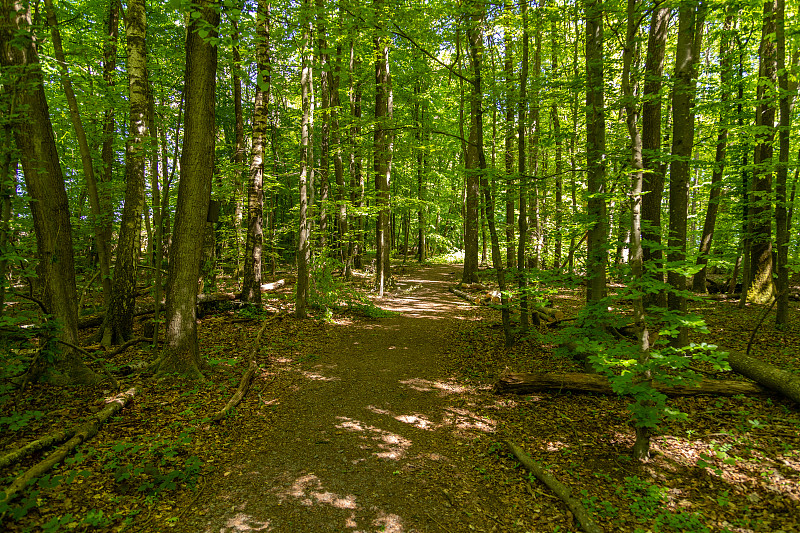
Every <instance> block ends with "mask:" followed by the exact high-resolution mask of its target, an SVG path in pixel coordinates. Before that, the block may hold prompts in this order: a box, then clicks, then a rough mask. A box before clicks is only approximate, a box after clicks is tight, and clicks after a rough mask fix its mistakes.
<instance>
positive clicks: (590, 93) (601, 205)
mask: <svg viewBox="0 0 800 533" xmlns="http://www.w3.org/2000/svg"><path fill="white" fill-rule="evenodd" d="M603 83H604V82H603V4H602V1H601V0H588V1H587V3H586V157H587V161H586V168H587V189H588V193H589V200H588V214H589V224H590V226H589V232H588V233H589V236H588V238H587V240H586V243H587V251H586V272H587V278H588V279H587V284H586V302H587V304H591V303H597V302H599V301H600V299H601V298H603V297H604V296H605V293H606V263H607V256H608V253H607V250H606V242H607V240H608V216H607V214H606V200H605V193H606V190H605V181H606V176H605V174H606V169H605V163H604V161H605V150H606V135H605V109H604V106H605V104H604V94H603V93H604V91H603Z"/></svg>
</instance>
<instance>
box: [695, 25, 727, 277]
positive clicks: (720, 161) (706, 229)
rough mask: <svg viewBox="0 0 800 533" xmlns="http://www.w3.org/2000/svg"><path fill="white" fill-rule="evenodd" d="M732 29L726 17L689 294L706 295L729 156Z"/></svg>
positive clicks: (720, 47) (720, 46)
mask: <svg viewBox="0 0 800 533" xmlns="http://www.w3.org/2000/svg"><path fill="white" fill-rule="evenodd" d="M732 27H733V15H731V14H728V15H727V16H726V17H725V22H724V25H723V28H722V32H723V33H722V39H721V40H720V45H719V54H720V58H721V59H720V85H719V86H720V112H719V133H718V134H717V149H716V155H715V158H714V170H713V171H712V173H711V191H710V192H709V195H708V207H707V208H706V217H705V220H704V222H703V235H702V237H701V238H700V249H699V250H698V253H697V266H702V268H701V269H700V271H698V272H697V273H696V274H695V275H694V278H693V279H692V290H693V291H694V292H703V293H704V292H706V270H707V269H706V264H707V263H708V255H709V253H710V252H711V242H712V239H713V238H714V227H715V226H716V222H717V212H718V211H719V201H720V193H721V189H722V176H723V174H724V171H725V163H726V162H727V161H726V158H727V152H728V120H729V119H728V115H729V113H730V109H728V107H729V105H730V97H731V94H730V87H731V81H732V76H731V55H730V53H729V51H728V48H729V47H730V43H731V36H730V34H731V29H732Z"/></svg>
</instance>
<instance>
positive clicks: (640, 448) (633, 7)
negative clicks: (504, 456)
mask: <svg viewBox="0 0 800 533" xmlns="http://www.w3.org/2000/svg"><path fill="white" fill-rule="evenodd" d="M640 5H641V4H640V0H628V8H627V18H628V22H627V30H626V35H625V49H624V51H623V55H622V101H623V105H624V108H625V118H626V120H625V123H626V125H627V127H628V135H629V137H630V140H631V191H630V206H631V253H630V266H631V274H632V278H633V279H632V280H631V292H632V293H633V294H634V295H635V296H634V298H633V302H632V303H633V324H634V328H635V329H636V335H637V338H638V343H639V364H640V366H641V368H646V367H647V364H648V361H649V360H650V333H649V331H648V328H647V316H646V314H645V307H644V297H643V295H642V290H641V285H642V275H643V271H644V264H643V263H644V250H643V248H642V233H641V232H642V187H643V184H644V162H643V159H642V135H641V132H640V131H639V105H638V103H637V102H636V97H635V90H634V87H633V85H632V83H631V78H632V77H633V76H632V73H631V70H632V64H633V56H634V51H635V50H634V49H635V47H636V38H637V33H638V31H639V27H638V22H637V20H638V19H639V10H640ZM651 377H652V376H651V375H650V371H649V370H644V371H642V372H641V373H640V374H639V376H638V379H639V380H641V381H643V382H649V381H650V379H651ZM650 429H651V428H650V427H648V426H646V425H644V424H641V423H637V424H636V441H635V442H634V445H633V456H634V457H635V458H636V459H639V460H645V459H647V458H648V457H649V456H650Z"/></svg>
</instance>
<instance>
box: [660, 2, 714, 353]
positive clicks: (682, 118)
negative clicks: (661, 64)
mask: <svg viewBox="0 0 800 533" xmlns="http://www.w3.org/2000/svg"><path fill="white" fill-rule="evenodd" d="M704 9H705V8H704V7H702V6H699V5H698V3H697V2H695V1H691V2H686V3H683V4H681V6H680V9H679V14H678V19H679V23H678V44H677V49H676V57H675V83H674V85H673V91H672V117H673V118H672V125H673V126H672V161H671V163H670V169H669V174H670V175H669V179H670V185H669V239H668V241H667V242H668V244H669V247H670V251H669V252H668V254H667V260H668V261H669V262H671V263H673V264H677V263H679V262H682V261H685V259H686V239H687V224H686V221H687V216H688V205H689V172H690V168H691V164H690V163H691V161H690V160H691V156H692V148H693V147H694V97H695V92H696V83H695V80H696V78H697V68H696V64H697V57H698V55H699V51H700V40H701V39H702V31H703V10H704ZM667 280H668V282H669V284H670V286H671V287H672V290H671V291H670V293H669V295H668V297H667V307H668V308H669V309H670V310H671V311H675V312H677V313H679V314H681V315H683V314H685V313H686V297H685V296H684V295H683V294H682V291H685V290H686V276H685V275H684V274H683V273H682V272H680V271H675V270H674V269H673V270H670V271H669V273H668V274H667ZM688 335H689V333H688V329H687V328H686V327H681V328H679V333H678V336H677V338H676V339H675V340H674V341H673V343H674V345H675V346H676V347H680V346H686V344H687V343H688V342H689V341H688V338H689V337H688Z"/></svg>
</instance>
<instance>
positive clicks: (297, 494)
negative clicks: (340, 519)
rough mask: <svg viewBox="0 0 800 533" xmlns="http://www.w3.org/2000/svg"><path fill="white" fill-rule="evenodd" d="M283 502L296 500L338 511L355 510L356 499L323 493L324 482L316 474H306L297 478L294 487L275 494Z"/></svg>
mask: <svg viewBox="0 0 800 533" xmlns="http://www.w3.org/2000/svg"><path fill="white" fill-rule="evenodd" d="M275 495H276V496H277V497H278V499H280V500H281V501H286V500H287V499H289V498H294V499H295V500H297V501H298V502H299V503H300V504H301V505H305V506H309V507H310V506H312V505H314V504H319V503H324V504H326V505H330V506H331V507H335V508H337V509H355V508H356V507H357V505H356V497H355V496H354V495H352V494H348V495H346V496H340V495H338V494H334V493H333V492H329V491H323V490H322V482H321V481H320V480H319V478H318V477H317V476H316V475H314V474H306V475H303V476H300V477H299V478H297V479H296V480H295V481H294V483H292V485H291V486H290V487H289V488H288V489H286V490H283V491H277V492H275Z"/></svg>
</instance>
